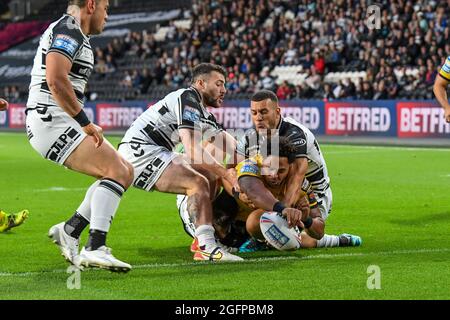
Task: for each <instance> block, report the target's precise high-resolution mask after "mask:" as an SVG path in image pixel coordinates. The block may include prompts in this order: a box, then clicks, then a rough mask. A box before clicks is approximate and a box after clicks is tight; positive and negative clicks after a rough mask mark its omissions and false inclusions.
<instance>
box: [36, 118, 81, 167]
mask: <svg viewBox="0 0 450 320" xmlns="http://www.w3.org/2000/svg"><path fill="white" fill-rule="evenodd" d="M80 136H81V133H80V132H78V131H77V130H76V129H74V128H72V127H70V128H68V129H67V130H66V131H65V132H64V133H63V134H62V135H60V136H59V137H58V139H56V141H55V142H54V143H53V145H52V146H51V147H50V150H48V152H47V154H46V155H45V158H47V159H49V160H51V161H54V162H59V160H60V159H61V158H62V157H64V155H65V154H66V153H67V151H68V150H69V149H70V147H71V146H72V145H73V144H74V143H75V141H77V140H78V139H79V138H80Z"/></svg>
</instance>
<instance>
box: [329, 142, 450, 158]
mask: <svg viewBox="0 0 450 320" xmlns="http://www.w3.org/2000/svg"><path fill="white" fill-rule="evenodd" d="M323 145H324V146H325V145H326V146H327V147H331V148H338V147H345V148H352V149H358V148H360V149H388V150H399V151H440V152H450V148H448V147H442V148H428V147H422V148H420V147H398V146H364V145H351V144H339V145H337V144H329V143H324V144H323ZM339 152H345V151H339ZM348 152H349V153H351V152H354V151H348ZM328 153H330V151H328V152H324V154H325V155H326V154H328Z"/></svg>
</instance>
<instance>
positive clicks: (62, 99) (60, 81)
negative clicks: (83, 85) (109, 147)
mask: <svg viewBox="0 0 450 320" xmlns="http://www.w3.org/2000/svg"><path fill="white" fill-rule="evenodd" d="M46 67H47V71H46V81H47V84H48V86H49V88H50V91H51V93H52V96H53V98H54V99H55V100H56V102H57V103H58V105H59V106H60V107H61V108H62V109H63V110H64V111H65V112H67V113H68V114H69V115H70V116H71V117H72V118H74V119H75V120H77V121H78V123H80V125H81V127H82V128H83V130H84V132H86V134H88V135H90V136H92V137H93V138H94V140H95V144H96V147H97V148H98V147H99V146H100V145H101V144H102V143H103V131H102V129H101V128H100V127H99V126H97V125H95V124H93V123H91V122H90V121H89V120H88V119H87V117H86V114H85V113H84V111H83V110H82V108H81V105H80V103H79V102H78V100H77V97H76V95H75V91H74V89H73V87H72V84H71V83H70V80H69V72H70V69H71V68H72V62H71V61H70V60H69V59H68V58H67V57H65V56H64V55H62V54H60V53H57V52H50V53H49V54H47V57H46Z"/></svg>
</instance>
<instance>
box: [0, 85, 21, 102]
mask: <svg viewBox="0 0 450 320" xmlns="http://www.w3.org/2000/svg"><path fill="white" fill-rule="evenodd" d="M2 89H3V90H2V91H0V97H2V98H3V99H6V100H7V101H8V102H11V103H16V102H22V101H23V100H24V99H26V98H27V97H26V96H25V95H24V94H23V93H22V92H20V88H19V86H17V85H13V86H4V87H3V88H2Z"/></svg>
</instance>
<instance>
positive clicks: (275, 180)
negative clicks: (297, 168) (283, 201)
mask: <svg viewBox="0 0 450 320" xmlns="http://www.w3.org/2000/svg"><path fill="white" fill-rule="evenodd" d="M261 174H262V177H263V179H264V181H265V182H266V184H267V185H269V187H272V188H276V187H279V186H280V185H281V184H282V183H283V182H284V180H285V179H286V178H287V176H288V174H289V161H288V158H286V157H282V158H281V157H276V156H269V157H267V158H265V159H264V160H263V163H262V167H261Z"/></svg>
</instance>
